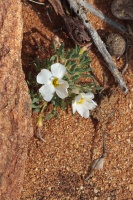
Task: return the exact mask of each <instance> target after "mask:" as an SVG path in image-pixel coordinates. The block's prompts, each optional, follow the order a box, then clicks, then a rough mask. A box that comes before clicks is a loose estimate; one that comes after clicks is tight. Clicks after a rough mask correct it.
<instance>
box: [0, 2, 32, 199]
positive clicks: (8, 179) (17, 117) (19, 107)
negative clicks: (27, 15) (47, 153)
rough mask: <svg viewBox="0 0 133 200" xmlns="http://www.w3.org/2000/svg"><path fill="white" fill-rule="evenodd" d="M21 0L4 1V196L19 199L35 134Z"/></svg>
mask: <svg viewBox="0 0 133 200" xmlns="http://www.w3.org/2000/svg"><path fill="white" fill-rule="evenodd" d="M22 26H23V24H22V14H21V2H20V0H2V1H0V32H1V34H0V102H1V103H0V199H1V200H19V198H20V192H21V187H22V181H23V175H24V166H25V160H26V158H27V142H28V140H29V138H30V137H31V136H32V122H31V106H30V103H31V102H30V97H29V94H28V88H27V85H26V82H25V80H24V74H23V71H22V67H21V66H22V65H21V46H22V44H21V43H22Z"/></svg>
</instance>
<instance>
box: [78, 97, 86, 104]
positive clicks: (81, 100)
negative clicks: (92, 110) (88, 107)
mask: <svg viewBox="0 0 133 200" xmlns="http://www.w3.org/2000/svg"><path fill="white" fill-rule="evenodd" d="M84 101H85V98H81V99H80V101H78V102H77V104H81V103H83V102H84Z"/></svg>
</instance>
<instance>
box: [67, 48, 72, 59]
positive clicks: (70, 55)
mask: <svg viewBox="0 0 133 200" xmlns="http://www.w3.org/2000/svg"><path fill="white" fill-rule="evenodd" d="M73 53H74V52H73V50H70V51H68V53H67V54H66V59H69V58H71V57H72V55H73Z"/></svg>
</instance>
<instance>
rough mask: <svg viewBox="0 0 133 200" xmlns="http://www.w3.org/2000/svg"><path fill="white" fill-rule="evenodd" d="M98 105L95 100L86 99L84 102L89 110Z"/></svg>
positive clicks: (84, 105)
mask: <svg viewBox="0 0 133 200" xmlns="http://www.w3.org/2000/svg"><path fill="white" fill-rule="evenodd" d="M96 106H97V104H96V103H95V102H94V101H93V100H90V101H86V100H85V101H84V103H83V107H85V108H86V109H88V110H93V109H94V108H95V107H96Z"/></svg>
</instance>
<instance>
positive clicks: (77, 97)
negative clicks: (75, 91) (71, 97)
mask: <svg viewBox="0 0 133 200" xmlns="http://www.w3.org/2000/svg"><path fill="white" fill-rule="evenodd" d="M81 98H82V95H81V94H79V95H78V96H76V98H75V101H76V102H79V101H80V100H81Z"/></svg>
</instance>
